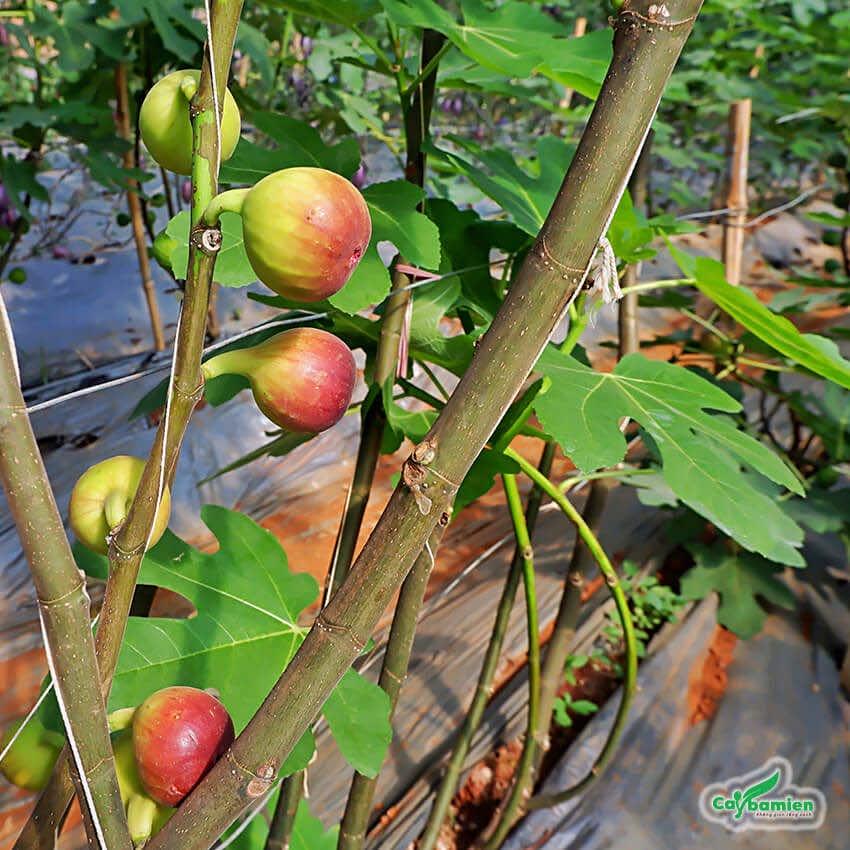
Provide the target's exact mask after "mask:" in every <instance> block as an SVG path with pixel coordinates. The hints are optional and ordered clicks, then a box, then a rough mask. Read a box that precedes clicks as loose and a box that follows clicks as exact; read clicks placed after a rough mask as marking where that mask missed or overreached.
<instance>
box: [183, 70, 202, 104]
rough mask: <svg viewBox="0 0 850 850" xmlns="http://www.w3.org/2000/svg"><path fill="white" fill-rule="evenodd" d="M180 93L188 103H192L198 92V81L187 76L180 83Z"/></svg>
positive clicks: (189, 75)
mask: <svg viewBox="0 0 850 850" xmlns="http://www.w3.org/2000/svg"><path fill="white" fill-rule="evenodd" d="M180 91H181V92H182V93H183V97H185V98H186V100H187V101H191V100H192V98H193V97H194V96H195V94H196V92H197V91H198V81H197V80H196V79H195V78H194V77H193V76H192V75H191V74H186V76H185V77H183V79H182V80H181V81H180Z"/></svg>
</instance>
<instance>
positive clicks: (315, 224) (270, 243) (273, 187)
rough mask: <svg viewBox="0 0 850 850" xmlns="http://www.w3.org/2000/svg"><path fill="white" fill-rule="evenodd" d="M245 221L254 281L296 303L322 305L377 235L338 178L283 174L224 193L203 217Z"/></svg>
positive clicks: (356, 197)
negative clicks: (225, 214) (228, 214)
mask: <svg viewBox="0 0 850 850" xmlns="http://www.w3.org/2000/svg"><path fill="white" fill-rule="evenodd" d="M224 210H230V211H233V212H239V213H241V215H242V229H243V232H244V238H245V251H246V253H247V254H248V260H249V261H250V263H251V267H252V268H253V269H254V272H255V273H256V275H257V277H258V278H259V279H260V280H261V281H262V282H263V283H264V284H265V285H266V286H268V287H269V289H272V290H274V291H275V292H277V293H278V295H282V296H283V297H284V298H290V299H292V300H293V301H321V300H322V299H323V298H328V297H330V296H331V295H333V294H334V293H335V292H338V291H339V290H340V289H342V287H343V286H344V285H345V284H346V282H347V281H348V279H349V278H350V277H351V275H352V274H353V272H354V269H355V268H357V264H358V263H359V262H360V260H361V258H362V257H363V254H364V252H365V251H366V248H367V247H368V245H369V240H370V239H371V237H372V221H371V219H370V218H369V208H368V207H367V206H366V201H364V200H363V196H362V195H361V194H360V192H358V191H357V189H356V187H355V186H353V185H352V183H351V181H350V180H346V179H345V178H344V177H341V176H340V175H339V174H334V173H333V172H332V171H325V170H324V169H322V168H286V169H284V170H283V171H276V172H275V173H274V174H269V175H268V176H267V177H264V178H263V179H262V180H260V182H259V183H257V184H256V185H255V186H252V187H251V188H250V189H235V190H232V191H230V192H223V193H222V194H221V195H218V196H217V197H216V198H214V199H213V200H212V202H211V203H210V206H209V207H208V208H207V211H206V213H205V214H204V218H205V219H206V221H207V222H208V223H210V224H212V223H214V222H215V221H217V219H218V216H219V215H220V214H221V212H222V211H224Z"/></svg>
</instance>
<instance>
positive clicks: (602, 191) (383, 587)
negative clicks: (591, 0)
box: [148, 0, 701, 850]
mask: <svg viewBox="0 0 850 850" xmlns="http://www.w3.org/2000/svg"><path fill="white" fill-rule="evenodd" d="M700 7H701V0H668V2H667V3H664V4H662V5H661V6H660V7H659V6H658V5H657V4H655V3H651V4H650V3H648V2H647V0H626V3H625V4H624V5H623V7H622V8H621V9H620V11H619V13H618V15H617V18H616V20H615V22H614V27H615V36H614V54H613V60H612V64H611V67H610V69H609V72H608V75H607V76H606V78H605V82H604V83H603V86H602V91H601V93H600V97H599V99H598V100H597V102H596V105H595V106H594V109H593V112H592V114H591V116H590V119H589V121H588V124H587V127H586V129H585V132H584V134H583V136H582V139H581V141H580V142H579V145H578V148H577V150H576V153H575V156H574V158H573V160H572V163H571V165H570V168H569V170H568V172H567V174H566V176H565V178H564V182H563V185H562V186H561V190H560V192H559V194H558V197H557V198H556V200H555V203H554V205H553V207H552V209H551V211H550V213H549V215H548V216H547V219H546V222H545V223H544V225H543V228H542V230H541V233H540V235H539V236H538V238H537V240H536V241H535V244H534V246H533V247H532V249H531V250H530V251H529V253H528V255H527V256H526V259H525V261H524V262H523V264H522V267H521V268H520V270H519V272H518V273H517V276H516V278H515V279H514V281H513V282H512V284H511V287H510V289H509V290H508V294H507V296H506V298H505V301H504V303H503V305H502V307H501V309H500V310H499V312H498V314H497V316H496V318H495V319H494V320H493V323H492V325H491V326H490V328H489V330H488V331H487V333H486V334H485V335H484V336H483V337H481V339H480V340H479V344H478V346H477V350H476V352H475V355H474V356H473V359H472V362H471V363H470V366H469V368H468V370H467V371H466V373H465V374H464V376H463V377H462V378H461V380H460V383H459V384H458V386H457V388H456V389H455V391H454V393H453V394H452V396H451V398H450V399H449V400H448V402H447V403H446V405H445V407H444V408H443V411H442V413H441V414H440V416H439V417H438V418H437V420H436V422H435V423H434V426H433V427H432V429H431V431H430V432H429V434H428V435H427V436H426V438H425V439H424V440H423V441H422V443H420V444H419V445H418V446H417V447H416V449H415V450H414V452H413V454H412V455H411V456H410V458H408V460H407V461H406V462H405V464H404V466H403V467H402V477H401V481H400V483H399V486H398V487H397V488H396V490H395V492H394V493H393V495H392V497H391V498H390V501H389V503H388V505H387V507H386V509H385V511H384V513H383V515H382V516H381V518H380V520H379V521H378V524H377V526H376V527H375V529H374V531H373V532H372V534H371V535H370V537H369V539H368V540H367V542H366V545H365V546H364V547H363V549H362V551H361V552H360V555H359V556H358V558H357V560H356V561H355V563H354V565H353V567H352V569H351V570H350V571H349V574H348V577H347V578H346V580H345V581H344V582H343V584H342V586H341V587H340V588H339V590H338V591H337V592H336V594H335V595H334V597H333V599H332V600H331V602H330V604H329V605H328V606H327V607H326V608H325V609H324V611H323V612H322V613H321V615H320V616H319V617H318V618H317V619H316V622H315V623H314V625H313V628H312V629H311V630H310V632H309V633H308V634H307V636H306V638H305V639H304V642H303V643H302V644H301V647H300V648H299V650H298V652H297V653H296V655H295V657H294V658H293V659H292V661H291V662H290V663H289V665H288V666H287V668H286V670H285V671H284V672H283V674H282V676H281V677H280V679H279V680H278V682H277V684H276V685H275V686H274V688H273V689H272V691H271V693H270V694H269V695H268V697H267V698H266V700H265V701H264V703H263V705H262V706H261V707H260V709H259V711H258V712H257V714H256V715H255V716H254V717H253V718H252V720H251V721H250V722H249V723H248V726H247V727H246V729H245V730H244V731H243V732H242V734H241V735H239V737H238V738H237V739H236V741H235V742H234V743H233V745H232V746H231V748H230V749H229V750H228V751H227V753H226V754H225V755H224V756H223V757H222V758H221V759H220V761H219V762H218V763H217V764H216V765H215V766H214V767H213V768H212V770H211V771H210V772H209V774H207V776H206V778H205V779H204V780H203V781H202V782H201V784H200V785H199V786H198V787H197V788H196V789H195V790H194V791H193V792H192V794H190V795H189V797H188V798H187V799H186V800H184V801H183V803H182V804H181V806H180V808H179V809H178V810H177V811H176V812H175V814H174V815H173V816H172V818H171V820H169V822H168V823H167V824H166V825H165V827H164V828H163V830H162V831H161V832H160V833H159V834H158V835H156V836H155V837H154V838H153V840H152V841H151V843H150V844H149V846H148V850H165V848H168V850H176V848H180V850H205V848H208V847H210V845H211V844H212V843H213V842H214V841H215V840H216V838H218V836H219V835H221V834H222V832H223V831H224V830H225V829H226V828H227V827H228V825H229V824H230V823H231V822H232V821H233V820H234V819H235V818H236V817H237V816H238V815H239V814H240V813H241V812H242V811H243V810H244V809H245V808H246V807H247V806H249V805H251V804H252V803H254V802H256V800H257V799H258V798H259V797H260V796H262V795H263V794H265V793H266V792H267V791H268V789H269V788H270V787H271V786H272V784H273V783H274V781H275V777H276V774H277V771H278V769H279V767H280V765H281V764H282V762H283V760H284V759H285V758H286V756H287V755H288V754H289V753H290V752H291V751H292V748H293V747H294V745H295V744H296V743H297V741H298V740H299V739H300V737H301V735H302V734H303V733H304V731H305V730H306V729H307V728H308V726H309V725H310V723H312V722H313V719H314V718H315V716H316V715H317V713H318V712H319V710H320V709H321V707H322V704H323V703H324V701H325V700H326V699H327V697H328V695H329V694H330V692H331V690H333V688H334V687H335V686H336V684H337V683H338V682H339V680H340V678H341V677H342V675H343V674H344V673H345V671H346V670H347V669H348V668H349V667H350V665H351V663H352V661H354V659H355V658H356V657H357V654H358V653H359V652H360V651H361V649H362V647H363V646H365V644H366V642H367V641H368V639H369V636H370V634H371V632H372V630H373V629H374V627H375V624H376V623H377V621H378V619H379V618H380V616H381V614H382V613H383V611H384V610H385V608H386V606H387V604H388V602H389V601H390V599H391V598H392V596H393V594H394V593H395V591H396V589H397V588H398V587H399V585H400V584H401V582H402V580H403V579H404V577H405V576H406V574H407V572H408V571H409V570H410V568H411V567H412V566H413V562H414V560H415V559H416V558H417V557H418V555H419V553H420V551H421V550H422V548H423V547H424V544H425V541H426V539H427V538H428V537H429V536H430V534H431V532H432V531H433V529H434V527H435V525H436V524H437V523H438V522H439V523H441V524H446V523H448V520H449V511H450V509H451V505H452V502H453V499H454V496H455V493H456V491H457V487H458V483H459V482H460V481H461V480H462V479H463V477H464V476H465V475H466V472H467V471H468V470H469V467H470V466H471V465H472V463H473V461H474V460H475V458H476V457H477V455H478V454H479V452H480V451H481V449H482V448H483V447H484V445H485V443H486V441H487V440H488V438H489V437H490V435H491V433H492V431H493V429H494V428H495V427H496V425H497V424H498V423H499V421H500V420H501V418H502V416H503V414H504V412H505V410H506V409H507V408H508V407H509V406H510V404H511V402H512V401H513V399H514V398H515V397H516V395H517V393H518V392H519V390H520V388H521V387H522V385H523V383H524V381H525V379H526V377H527V376H528V374H529V372H530V371H531V369H532V368H533V366H534V364H535V362H536V360H537V358H538V356H539V354H540V352H541V350H542V349H543V347H544V346H545V345H546V342H547V341H548V339H549V336H550V334H551V333H552V331H553V330H554V328H555V327H556V325H557V323H558V322H559V320H560V318H561V316H562V315H563V313H564V311H565V309H566V307H567V305H568V303H569V301H570V299H571V298H572V297H573V296H574V295H575V294H576V293H577V292H578V291H579V289H580V287H581V286H582V285H583V283H584V281H585V278H586V277H587V272H588V269H589V266H590V263H591V261H592V258H593V255H594V253H595V251H596V248H597V245H598V243H599V239H600V237H601V236H602V234H603V233H604V232H605V230H606V229H607V227H608V224H609V222H610V220H611V217H612V215H613V213H614V210H615V209H616V205H617V203H618V202H619V200H620V197H621V196H622V193H623V191H624V189H625V186H626V181H627V180H628V178H629V175H630V173H631V170H632V168H633V165H634V162H635V160H636V158H637V155H638V153H639V151H640V147H641V145H642V144H643V141H644V139H645V137H646V133H647V132H648V130H649V126H650V124H651V122H652V118H653V116H654V114H655V112H656V110H657V108H658V103H659V100H660V98H661V94H662V92H663V90H664V86H665V84H666V82H667V79H668V78H669V76H670V73H671V72H672V70H673V66H674V65H675V63H676V60H677V59H678V56H679V54H680V52H681V50H682V47H683V46H684V43H685V40H686V39H687V36H688V34H689V33H690V31H691V28H692V26H693V22H694V20H695V18H696V15H697V14H698V12H699V9H700ZM308 683H309V686H308Z"/></svg>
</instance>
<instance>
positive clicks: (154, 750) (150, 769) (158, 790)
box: [133, 686, 234, 806]
mask: <svg viewBox="0 0 850 850" xmlns="http://www.w3.org/2000/svg"><path fill="white" fill-rule="evenodd" d="M233 738H234V730H233V721H232V720H231V719H230V715H229V714H228V713H227V709H226V708H225V707H224V706H223V705H222V704H221V703H220V702H219V701H218V700H217V699H216V698H215V697H214V696H211V695H210V694H209V693H207V692H206V691H201V690H199V689H198V688H187V687H180V686H175V687H171V688H163V689H162V690H161V691H157V692H156V693H154V694H151V695H150V696H149V697H148V698H147V699H146V700H145V701H144V702H143V703H142V704H141V705H140V706H139V707H138V708H137V709H136V713H135V715H134V716H133V752H134V753H135V756H136V765H137V767H138V770H139V778H140V779H141V781H142V786H143V787H144V789H145V791H146V793H147V794H148V796H149V797H151V798H152V799H153V800H155V801H156V802H157V803H160V804H162V805H165V806H176V805H177V804H178V803H179V802H180V801H181V800H183V798H184V797H186V796H187V795H188V794H189V793H190V792H191V791H192V789H193V788H194V787H195V786H196V785H197V784H198V783H199V782H200V781H201V780H202V779H203V778H204V776H205V775H206V773H207V771H209V769H210V768H211V767H212V766H213V765H214V764H215V763H216V762H217V761H218V759H219V758H220V757H221V756H222V755H223V754H224V752H225V751H226V750H227V748H228V747H229V746H230V745H231V743H233Z"/></svg>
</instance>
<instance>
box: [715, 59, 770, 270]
mask: <svg viewBox="0 0 850 850" xmlns="http://www.w3.org/2000/svg"><path fill="white" fill-rule="evenodd" d="M762 56H764V47H763V46H762V45H759V46H758V47H757V48H756V59H760V58H761V57H762ZM758 75H759V66H758V65H753V67H752V68H751V69H750V79H752V80H754V79H756V78H757V77H758ZM752 117H753V102H752V100H751V99H750V98H744V99H743V100H736V101H735V102H734V103H732V104H731V105H730V106H729V137H728V139H729V141H728V145H729V174H728V189H727V194H726V207H727V209H729V210H730V212H728V213H727V214H726V218H725V219H724V222H723V264H724V265H725V267H726V280H727V281H729V283H731V284H732V286H738V285H739V284H740V283H741V270H742V264H743V256H744V227H745V225H746V223H747V205H748V199H747V172H748V169H749V159H750V126H751V124H752Z"/></svg>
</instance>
